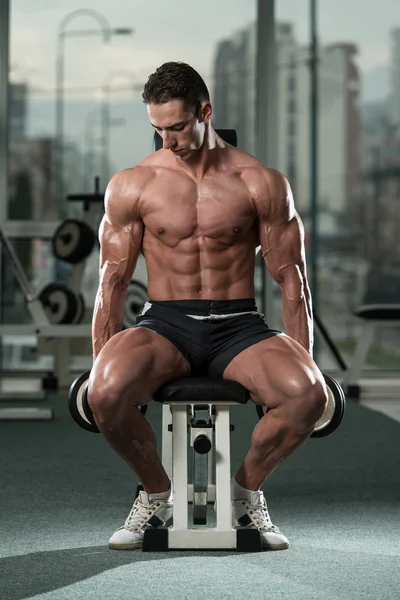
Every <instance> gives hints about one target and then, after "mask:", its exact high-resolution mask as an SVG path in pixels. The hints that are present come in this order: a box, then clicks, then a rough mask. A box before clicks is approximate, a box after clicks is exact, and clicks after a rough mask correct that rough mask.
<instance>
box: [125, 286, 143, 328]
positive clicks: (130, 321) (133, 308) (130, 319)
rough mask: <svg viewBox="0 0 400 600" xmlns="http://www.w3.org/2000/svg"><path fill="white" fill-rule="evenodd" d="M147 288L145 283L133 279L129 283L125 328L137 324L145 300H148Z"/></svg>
mask: <svg viewBox="0 0 400 600" xmlns="http://www.w3.org/2000/svg"><path fill="white" fill-rule="evenodd" d="M147 300H148V296H147V288H146V286H145V285H143V283H141V282H140V281H137V280H136V279H133V280H132V281H131V283H130V284H129V287H128V291H127V294H126V299H125V305H124V328H125V329H130V328H131V327H134V326H135V325H136V319H137V317H138V316H139V315H140V312H141V310H142V308H143V305H144V304H145V302H147Z"/></svg>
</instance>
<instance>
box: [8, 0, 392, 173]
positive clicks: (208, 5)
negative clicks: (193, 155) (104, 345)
mask: <svg viewBox="0 0 400 600" xmlns="http://www.w3.org/2000/svg"><path fill="white" fill-rule="evenodd" d="M83 8H85V9H89V10H92V11H97V12H99V13H101V15H103V18H105V19H106V20H107V21H108V22H109V24H110V26H111V27H112V28H115V27H130V28H133V29H134V32H133V34H132V35H129V36H112V38H111V41H109V42H107V43H105V42H104V41H103V39H102V36H101V35H100V34H99V35H92V36H90V37H89V36H87V35H85V36H79V37H75V36H74V37H72V36H71V35H70V36H69V37H67V38H66V39H65V46H64V47H65V88H66V95H65V97H66V116H65V119H66V128H67V129H68V131H70V132H71V133H72V135H73V136H74V137H77V136H78V137H79V136H81V137H82V138H83V135H84V131H85V127H87V122H88V114H89V112H90V111H91V110H92V111H93V109H94V108H95V106H96V103H97V102H98V101H99V99H100V98H101V95H102V91H101V90H102V86H104V84H105V83H106V82H109V83H110V85H112V86H113V92H112V101H113V103H114V104H113V109H114V108H115V111H114V112H115V113H116V114H115V116H118V117H121V114H122V113H121V110H122V109H121V107H120V105H119V103H121V102H123V101H125V102H128V103H129V102H132V107H133V104H135V108H134V110H133V109H132V115H131V117H132V118H133V113H134V118H135V119H136V129H140V131H141V135H143V136H146V135H151V130H150V128H149V127H148V126H147V124H145V123H144V122H142V120H143V121H145V120H146V119H147V116H146V113H145V110H144V107H143V106H140V92H139V91H136V92H132V90H122V89H121V88H123V87H124V88H126V87H128V86H131V85H132V84H136V86H137V87H138V88H141V84H142V83H143V82H144V81H146V79H147V76H148V75H149V74H150V73H151V72H152V71H154V69H155V68H156V67H157V66H158V65H160V64H162V63H163V62H165V61H166V60H182V61H185V62H189V63H190V64H192V65H193V67H195V68H196V69H197V70H198V71H199V72H200V73H201V74H202V75H203V77H204V78H205V80H206V82H207V83H208V84H209V85H210V87H211V88H212V77H211V75H212V64H213V56H214V52H215V46H216V44H217V43H218V42H219V41H220V40H221V39H224V38H227V37H231V36H232V35H234V33H235V32H237V31H238V30H240V29H241V28H243V27H245V26H246V25H247V24H249V23H251V22H253V21H254V20H255V19H256V11H257V2H256V1H255V0H202V1H201V2H198V1H194V0H113V1H112V2H110V1H109V0H85V1H84V0H11V40H10V63H11V75H10V77H11V79H12V80H13V81H28V82H29V86H30V115H29V128H30V132H31V133H32V134H33V133H36V134H37V133H40V132H42V133H45V132H52V131H53V130H54V125H53V124H54V114H53V113H54V111H53V107H54V86H55V68H56V67H55V63H56V60H55V57H56V42H57V31H58V28H59V26H60V22H61V21H62V19H63V18H64V17H65V16H66V15H67V14H70V13H71V12H73V11H77V10H81V9H83ZM276 16H277V19H278V20H279V21H289V22H291V23H293V25H294V29H295V35H296V37H297V38H298V40H299V41H300V42H301V43H304V44H306V43H307V42H308V39H309V0H276ZM318 25H319V37H320V42H321V44H329V43H333V42H352V43H355V44H356V45H357V47H358V49H359V53H358V56H357V62H358V65H359V67H360V69H361V71H362V74H363V86H364V90H363V99H364V100H365V99H366V100H379V99H381V98H382V97H384V96H385V95H387V93H388V89H389V88H388V85H389V81H388V75H389V69H388V66H389V61H390V53H391V45H390V32H391V30H392V29H393V28H394V27H396V26H397V27H400V2H399V0H379V2H378V1H377V0H320V1H319V3H318ZM98 28H99V25H98V23H97V21H96V20H95V19H94V18H93V17H92V18H89V17H88V16H85V15H82V14H80V13H76V14H75V15H74V17H73V18H72V20H71V21H70V22H69V25H68V27H67V31H68V32H72V31H74V32H76V31H82V30H88V29H90V30H93V29H97V30H98ZM133 101H135V102H133ZM78 107H79V110H78ZM118 107H119V108H118ZM122 112H123V111H122ZM125 112H126V110H125ZM122 116H124V118H125V119H126V125H127V127H125V128H119V132H117V131H116V132H115V135H114V138H115V140H116V141H115V142H114V146H113V148H112V150H113V152H116V153H117V154H118V153H119V152H120V150H119V149H120V146H121V145H122V144H124V143H125V144H127V143H128V144H129V143H131V142H132V139H131V138H132V136H133V135H134V129H133V128H132V127H131V122H132V121H130V120H129V119H130V116H129V115H122ZM137 119H139V120H140V123H138V122H137ZM147 131H148V132H149V134H147ZM129 136H130V137H129ZM143 139H144V138H143ZM121 157H122V154H121ZM117 162H120V161H119V159H118V160H117Z"/></svg>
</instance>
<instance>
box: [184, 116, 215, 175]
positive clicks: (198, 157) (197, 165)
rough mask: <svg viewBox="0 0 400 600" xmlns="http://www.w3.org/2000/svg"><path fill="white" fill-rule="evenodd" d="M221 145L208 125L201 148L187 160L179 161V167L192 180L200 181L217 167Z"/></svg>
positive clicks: (213, 130)
mask: <svg viewBox="0 0 400 600" xmlns="http://www.w3.org/2000/svg"><path fill="white" fill-rule="evenodd" d="M221 145H222V144H221V140H220V138H218V136H217V134H216V132H215V129H213V127H211V125H209V126H208V127H207V129H206V133H205V136H204V142H203V145H202V147H201V148H200V149H199V150H198V151H197V152H196V153H195V154H194V155H193V156H192V157H191V158H189V159H188V160H182V161H179V162H180V167H181V168H182V169H185V171H187V172H188V173H189V174H190V175H191V176H192V177H193V178H194V179H196V180H200V179H202V178H203V177H204V175H205V174H206V173H207V172H208V171H210V170H211V169H215V168H216V166H217V165H218V162H219V148H220V147H221ZM178 160H179V159H178Z"/></svg>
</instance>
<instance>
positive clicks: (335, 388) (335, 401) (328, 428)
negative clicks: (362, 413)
mask: <svg viewBox="0 0 400 600" xmlns="http://www.w3.org/2000/svg"><path fill="white" fill-rule="evenodd" d="M323 375H324V378H325V383H326V385H327V388H328V402H327V405H326V407H325V411H324V414H323V415H322V417H321V418H320V419H319V421H318V422H317V423H316V425H315V428H314V431H313V433H312V434H311V437H313V438H321V437H326V436H327V435H330V434H331V433H333V432H334V431H335V430H336V429H337V428H338V427H339V425H340V423H341V422H342V419H343V416H344V411H345V408H346V398H345V395H344V391H343V389H342V387H341V385H339V383H338V382H337V381H336V379H334V378H333V377H331V376H330V375H326V374H325V373H324V374H323Z"/></svg>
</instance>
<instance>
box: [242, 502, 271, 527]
mask: <svg viewBox="0 0 400 600" xmlns="http://www.w3.org/2000/svg"><path fill="white" fill-rule="evenodd" d="M243 504H244V507H245V508H246V510H247V511H248V513H249V515H251V518H252V521H253V523H254V525H255V526H256V527H257V529H258V530H259V531H261V532H272V533H280V531H279V529H278V527H277V526H276V525H274V524H273V523H272V521H271V517H270V516H269V512H268V507H267V503H266V501H265V498H262V500H261V503H260V504H252V503H251V502H249V501H246V500H244V501H243Z"/></svg>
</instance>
